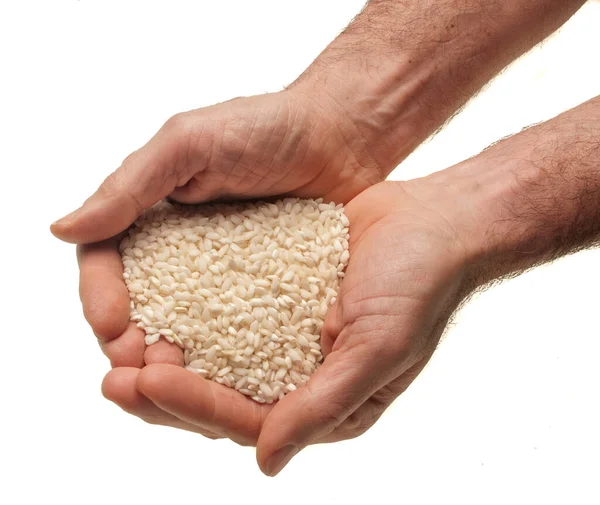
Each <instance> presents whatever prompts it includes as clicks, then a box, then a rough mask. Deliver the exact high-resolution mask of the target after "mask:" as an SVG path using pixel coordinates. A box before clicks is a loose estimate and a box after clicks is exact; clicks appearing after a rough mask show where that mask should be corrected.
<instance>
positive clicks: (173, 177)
mask: <svg viewBox="0 0 600 505" xmlns="http://www.w3.org/2000/svg"><path fill="white" fill-rule="evenodd" d="M186 117H187V116H185V115H178V116H174V117H173V118H172V119H171V120H169V121H168V122H167V123H166V124H165V126H164V127H163V128H161V130H160V131H159V132H158V133H157V134H156V135H155V136H154V137H153V138H152V139H151V140H150V141H149V142H148V143H147V144H146V145H145V146H144V147H142V148H141V149H139V150H138V151H136V152H134V153H133V154H131V155H130V156H129V157H127V158H126V159H125V161H124V162H123V164H122V165H121V166H120V167H119V168H118V169H117V170H116V171H115V172H113V173H112V174H111V175H109V176H108V177H107V179H106V180H105V181H104V182H103V183H102V185H101V186H100V187H99V188H98V190H97V191H96V192H95V193H94V194H93V195H92V196H91V197H90V198H88V199H87V200H86V201H85V202H84V204H83V205H82V206H81V207H80V208H79V209H77V210H75V211H74V212H72V213H71V214H69V215H67V216H65V217H64V218H62V219H60V220H59V221H57V222H55V223H54V224H53V225H52V226H51V231H52V233H53V234H54V235H55V236H56V237H58V238H59V239H61V240H64V241H66V242H72V243H78V244H86V243H91V242H98V241H101V240H104V239H107V238H108V237H112V236H113V235H116V234H117V233H120V232H122V231H123V230H125V229H127V227H128V226H129V225H131V223H133V222H134V221H135V219H136V218H137V217H138V216H139V214H140V213H141V212H142V211H143V210H144V209H146V208H149V207H151V206H152V205H154V204H155V203H156V202H158V201H160V200H161V199H162V198H164V197H165V196H167V195H168V194H170V193H171V192H172V191H173V189H175V187H176V186H177V185H179V184H185V183H186V182H187V179H189V177H191V175H189V176H187V175H186V174H185V173H183V170H182V169H181V167H180V166H179V165H180V160H185V158H186V157H187V155H186V154H185V152H184V151H185V149H187V146H188V145H189V144H188V141H187V137H188V136H189V128H188V126H189V121H188V120H186V119H185V118H186ZM179 178H183V179H184V180H182V181H180V180H179Z"/></svg>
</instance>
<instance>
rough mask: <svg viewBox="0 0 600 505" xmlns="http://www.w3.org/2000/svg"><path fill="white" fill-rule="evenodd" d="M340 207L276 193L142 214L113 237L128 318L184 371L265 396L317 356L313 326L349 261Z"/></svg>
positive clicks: (301, 380) (300, 380)
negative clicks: (172, 349) (172, 353)
mask: <svg viewBox="0 0 600 505" xmlns="http://www.w3.org/2000/svg"><path fill="white" fill-rule="evenodd" d="M348 224H349V223H348V218H347V217H346V216H345V214H344V210H343V206H342V205H335V204H334V203H324V202H323V200H322V199H318V200H301V199H298V198H285V199H283V200H278V201H276V202H275V203H269V202H244V203H233V204H210V205H202V206H194V207H190V206H180V205H171V204H167V203H161V204H159V205H157V206H155V207H153V208H152V209H150V210H149V211H147V212H145V213H144V214H143V215H142V216H141V217H140V218H139V219H138V220H137V221H136V223H135V225H134V227H133V228H132V229H131V230H130V232H129V235H128V236H127V237H125V238H124V239H123V241H122V243H121V246H120V250H121V255H122V258H123V265H124V267H125V270H124V278H125V282H126V284H127V288H128V289H129V294H130V298H131V320H132V321H137V324H138V326H139V327H140V328H142V329H143V330H144V331H145V333H146V337H145V338H146V343H147V344H148V345H151V344H153V343H155V342H157V341H158V340H159V339H160V337H161V336H162V337H163V338H165V339H166V340H168V341H169V342H175V343H176V344H177V345H178V346H180V347H181V348H182V349H183V350H184V357H185V365H186V368H187V369H188V370H190V371H192V372H194V373H197V374H199V375H201V376H202V377H205V378H207V379H211V380H214V381H215V382H218V383H220V384H223V385H225V386H228V387H231V388H235V389H236V390H238V391H240V392H241V393H243V394H245V395H248V396H250V397H251V398H252V399H253V400H256V401H257V402H261V403H264V402H267V403H271V402H273V401H274V400H277V399H281V398H283V396H284V395H285V394H286V393H288V392H290V391H294V390H295V389H296V388H297V387H300V386H302V385H304V384H305V383H306V382H307V381H308V379H309V377H310V375H311V374H312V373H313V372H314V371H315V369H316V368H317V367H318V365H319V363H320V361H321V360H322V354H321V346H320V333H321V329H322V327H323V323H324V320H325V316H326V314H327V310H328V308H329V307H330V306H331V305H332V304H333V303H334V302H335V300H336V297H337V293H338V285H339V280H340V278H341V277H343V276H344V268H345V266H346V264H347V263H348V258H349V252H348V238H349V234H348Z"/></svg>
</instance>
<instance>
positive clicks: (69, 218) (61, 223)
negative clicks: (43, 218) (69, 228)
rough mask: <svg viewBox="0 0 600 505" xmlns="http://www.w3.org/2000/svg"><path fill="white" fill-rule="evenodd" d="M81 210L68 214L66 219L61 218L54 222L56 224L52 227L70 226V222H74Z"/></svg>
mask: <svg viewBox="0 0 600 505" xmlns="http://www.w3.org/2000/svg"><path fill="white" fill-rule="evenodd" d="M79 210H80V209H77V210H74V211H73V212H71V213H70V214H67V215H66V216H65V217H61V218H60V219H58V220H57V221H54V223H52V226H57V225H58V226H64V225H66V224H68V223H69V222H70V221H73V219H74V218H75V216H76V215H77V214H78V213H79Z"/></svg>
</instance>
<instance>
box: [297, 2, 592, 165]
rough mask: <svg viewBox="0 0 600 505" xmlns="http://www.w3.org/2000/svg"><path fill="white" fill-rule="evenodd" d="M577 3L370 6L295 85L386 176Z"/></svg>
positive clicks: (553, 26) (577, 5) (541, 37)
mask: <svg viewBox="0 0 600 505" xmlns="http://www.w3.org/2000/svg"><path fill="white" fill-rule="evenodd" d="M584 3H585V1H584V0H490V1H481V0H371V1H370V2H369V3H368V4H367V6H366V7H365V9H364V10H363V11H362V12H361V13H360V14H359V15H358V16H357V17H356V19H355V20H354V21H353V22H352V23H351V24H350V25H349V26H348V28H347V29H346V30H345V31H344V32H343V33H342V34H341V35H340V36H339V37H338V38H337V39H336V40H335V41H334V42H333V43H332V44H330V46H329V47H327V49H326V50H325V51H324V52H323V53H322V54H321V55H320V56H319V57H318V58H317V60H316V61H315V62H314V63H313V64H312V65H311V66H310V67H309V68H308V70H307V71H306V72H305V73H304V74H303V75H302V76H301V77H300V78H299V79H298V81H297V82H296V83H294V85H293V86H294V87H300V88H301V89H304V90H306V91H307V92H308V93H312V94H314V93H315V92H316V93H318V94H319V95H320V97H322V98H323V99H326V100H330V101H331V102H332V105H333V106H334V107H337V108H338V109H339V110H341V111H342V113H343V115H344V116H345V121H343V122H342V123H341V128H342V129H343V130H344V132H343V133H344V134H345V135H346V138H347V141H348V143H349V144H350V145H351V144H352V143H354V142H358V140H357V139H360V142H364V141H365V140H366V141H367V143H369V145H370V147H371V154H372V156H373V157H374V158H375V160H376V162H377V163H378V165H379V167H380V169H381V170H382V171H383V172H384V173H385V175H387V174H388V173H389V172H390V171H391V170H393V169H394V167H395V166H396V165H397V164H398V163H399V162H400V161H402V159H403V158H404V157H406V156H407V155H408V154H409V153H410V152H411V151H412V150H413V149H414V148H415V147H416V146H417V145H418V144H420V143H421V142H422V141H423V140H425V139H426V138H427V137H428V136H429V135H431V134H432V133H433V132H434V131H435V130H436V129H438V128H439V127H440V126H441V125H442V124H443V123H444V122H445V121H446V120H447V119H448V118H449V117H450V116H451V115H452V114H454V113H455V112H456V111H457V110H458V109H459V108H460V107H461V106H462V105H464V103H465V102H466V101H467V100H468V99H469V98H470V97H471V96H473V94H474V93H476V92H477V91H478V90H479V89H480V88H481V87H482V86H483V85H484V84H485V83H487V82H488V81H489V80H490V79H491V78H492V77H493V76H494V75H496V74H497V73H498V72H499V71H500V70H501V69H502V68H504V67H505V66H506V65H507V64H508V63H510V62H511V61H513V60H514V59H515V58H517V57H518V56H520V55H521V54H523V53H524V52H526V51H527V50H529V49H530V48H531V47H533V46H534V45H535V44H536V43H538V42H539V41H540V40H542V39H543V38H545V37H546V36H548V35H549V34H551V33H552V32H554V31H555V30H556V29H557V28H558V27H559V26H561V25H562V24H563V23H564V22H565V21H566V20H567V19H568V18H569V17H570V16H571V15H572V14H573V13H574V12H575V11H576V10H577V9H578V8H579V7H580V6H581V5H582V4H584Z"/></svg>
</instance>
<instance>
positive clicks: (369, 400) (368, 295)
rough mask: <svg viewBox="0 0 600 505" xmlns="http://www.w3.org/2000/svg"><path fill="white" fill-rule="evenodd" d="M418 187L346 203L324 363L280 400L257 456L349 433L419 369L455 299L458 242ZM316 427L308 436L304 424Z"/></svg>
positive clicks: (389, 187)
mask: <svg viewBox="0 0 600 505" xmlns="http://www.w3.org/2000/svg"><path fill="white" fill-rule="evenodd" d="M425 196H426V195H423V194H422V186H421V184H420V183H417V182H411V183H390V182H385V183H381V184H377V185H375V186H373V187H372V188H369V189H368V190H366V191H365V192H363V193H361V195H359V196H358V197H356V198H355V199H354V200H352V201H351V202H350V203H349V204H348V206H347V208H346V213H347V215H348V217H349V219H350V223H351V228H350V231H351V233H350V262H349V264H348V267H347V270H346V275H345V277H344V279H343V282H342V284H341V289H340V295H339V298H338V301H337V302H336V304H335V305H334V306H333V307H332V309H331V310H330V312H329V314H328V316H327V321H326V323H325V326H324V328H323V332H322V336H321V341H322V345H323V348H324V354H325V356H326V357H325V362H324V364H323V365H322V367H321V368H320V369H319V370H317V372H316V373H315V375H314V376H313V377H312V378H311V381H310V382H309V383H308V385H307V387H306V388H302V389H300V390H298V391H297V392H295V393H292V394H290V395H288V396H286V398H284V399H283V400H282V401H281V402H279V404H277V405H276V406H275V407H274V409H273V411H272V412H271V413H270V414H269V416H268V417H267V419H266V421H265V423H266V424H265V427H264V435H261V439H260V440H259V460H260V459H261V457H260V453H262V454H264V453H266V454H270V453H272V452H273V450H274V449H275V448H277V447H280V446H282V445H283V444H286V443H290V440H291V441H293V442H294V444H297V445H299V446H301V447H302V446H304V445H306V444H309V443H315V442H331V441H337V440H342V439H347V438H352V437H355V436H357V435H359V434H361V433H363V432H364V431H366V430H367V429H368V428H369V427H371V426H372V425H373V423H374V422H375V421H376V420H377V419H378V418H379V416H380V415H381V413H382V412H383V411H384V410H385V408H386V407H387V406H388V405H389V404H390V403H391V402H392V401H393V399H395V398H396V397H397V396H398V395H399V394H400V393H401V392H402V391H404V390H405V389H406V388H407V387H408V386H409V384H410V383H411V382H412V380H413V379H414V378H415V377H416V375H417V374H418V373H419V372H420V371H421V370H422V368H423V367H424V366H425V364H426V363H427V361H428V360H429V358H430V357H431V354H432V353H433V351H434V349H435V346H436V344H437V342H438V340H439V338H440V335H441V333H442V331H443V329H444V327H445V325H446V323H447V320H448V318H449V316H450V315H451V313H452V312H453V310H454V309H455V308H456V305H457V304H458V302H459V294H460V290H461V280H462V276H461V268H460V265H459V264H458V263H456V264H454V263H453V261H454V260H453V258H455V257H458V255H457V254H455V251H454V250H453V249H454V247H457V246H458V244H457V243H456V241H455V240H454V236H453V233H452V230H450V229H449V228H448V226H447V225H446V224H445V221H444V220H443V219H441V216H440V214H439V213H438V212H437V211H435V210H433V209H432V208H429V207H428V206H426V205H425V204H424V203H422V201H423V200H422V199H421V197H425ZM311 424H312V425H315V424H316V425H318V426H320V428H319V429H318V430H317V432H316V433H311V435H310V436H308V435H305V434H304V432H305V431H306V430H305V428H304V427H305V426H307V425H311Z"/></svg>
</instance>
